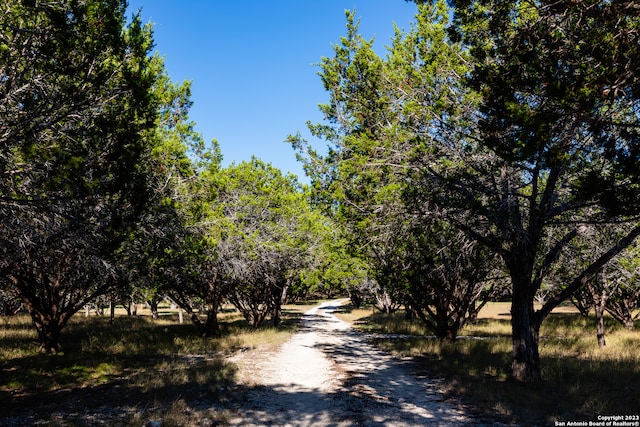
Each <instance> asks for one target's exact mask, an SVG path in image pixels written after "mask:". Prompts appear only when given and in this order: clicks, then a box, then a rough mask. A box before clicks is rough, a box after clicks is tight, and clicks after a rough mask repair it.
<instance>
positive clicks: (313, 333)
mask: <svg viewBox="0 0 640 427" xmlns="http://www.w3.org/2000/svg"><path fill="white" fill-rule="evenodd" d="M344 302H345V301H344V300H342V301H332V302H329V303H324V304H322V305H320V306H318V307H315V308H313V309H312V310H310V311H309V312H307V313H306V314H305V316H304V319H303V326H302V328H301V330H300V332H298V333H297V334H295V335H294V336H293V337H292V338H291V339H290V340H289V341H287V342H286V343H285V344H283V345H282V346H281V347H279V348H278V350H277V351H275V352H271V353H264V354H256V353H255V352H253V353H252V352H247V353H249V354H247V353H242V354H239V355H235V356H233V357H232V359H231V361H232V362H234V363H236V364H237V365H238V366H239V367H240V382H241V384H242V385H243V387H244V389H245V390H246V394H245V395H243V399H242V401H241V402H238V403H237V406H236V407H235V408H232V410H231V416H230V419H229V420H230V424H231V425H238V426H314V427H315V426H342V427H348V426H403V427H405V426H431V425H443V426H448V425H455V426H457V425H478V424H483V423H478V422H474V421H473V420H472V419H470V418H469V417H468V416H466V415H465V413H464V411H463V409H462V408H461V407H459V406H458V405H456V404H455V402H449V401H446V400H445V399H444V398H443V395H442V394H441V393H440V392H439V390H438V383H437V381H434V380H432V379H429V378H424V377H422V378H421V377H418V376H417V375H416V374H415V372H414V370H413V369H412V367H411V363H412V362H411V361H410V360H404V359H398V358H393V357H391V356H390V355H388V354H386V353H384V352H382V351H380V350H378V349H376V348H375V347H373V346H372V345H371V344H369V343H368V342H367V339H366V337H365V336H364V335H363V334H361V333H359V332H357V331H354V330H353V329H352V328H351V327H350V325H349V324H347V323H346V322H343V321H341V320H339V319H338V318H336V317H335V316H334V315H333V314H332V313H333V311H335V309H336V308H337V307H339V305H340V304H342V303H344Z"/></svg>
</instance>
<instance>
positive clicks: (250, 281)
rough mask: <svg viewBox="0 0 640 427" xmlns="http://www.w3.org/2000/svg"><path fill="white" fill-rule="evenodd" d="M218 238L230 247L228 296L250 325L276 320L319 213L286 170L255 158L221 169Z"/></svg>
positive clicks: (314, 235) (304, 261)
mask: <svg viewBox="0 0 640 427" xmlns="http://www.w3.org/2000/svg"><path fill="white" fill-rule="evenodd" d="M219 182H220V187H219V189H218V199H217V203H219V206H220V208H221V213H222V216H223V218H224V219H223V222H221V223H220V225H219V230H220V235H221V240H223V241H225V242H226V245H227V246H228V247H229V248H230V253H229V256H230V258H229V259H228V261H227V262H228V263H227V265H228V277H229V280H230V281H231V289H230V298H231V301H232V302H233V304H234V305H235V306H236V307H237V308H238V310H240V311H241V312H242V314H243V315H244V316H245V318H246V320H247V321H248V322H249V324H250V325H251V326H252V327H258V326H259V325H260V324H261V323H262V322H263V321H264V320H265V318H266V316H268V315H272V316H273V320H274V322H275V323H278V322H279V319H280V311H281V304H282V301H283V300H284V299H285V298H286V293H287V291H288V290H289V289H290V287H291V285H292V283H293V282H294V281H296V280H297V279H298V278H299V276H300V271H301V270H303V269H304V268H305V267H307V266H308V265H310V264H311V260H310V258H311V257H312V256H313V254H314V251H313V247H314V246H316V245H318V244H320V241H321V239H322V237H323V236H322V235H321V234H319V233H318V232H317V230H318V227H317V225H318V224H319V221H321V217H320V216H319V215H318V214H317V213H316V212H315V211H314V210H313V209H312V208H311V207H310V206H309V204H308V201H307V195H306V194H305V192H304V191H302V189H301V188H300V185H299V183H298V181H297V179H296V178H295V177H294V176H292V175H283V174H282V173H281V172H280V170H278V169H276V168H274V167H273V166H271V165H270V164H265V163H264V162H262V161H260V160H258V159H255V158H254V159H252V160H251V161H249V162H243V163H240V164H238V165H231V166H229V167H228V168H225V169H224V170H222V171H221V179H220V181H219Z"/></svg>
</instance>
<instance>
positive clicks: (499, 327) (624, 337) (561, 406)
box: [347, 303, 640, 425]
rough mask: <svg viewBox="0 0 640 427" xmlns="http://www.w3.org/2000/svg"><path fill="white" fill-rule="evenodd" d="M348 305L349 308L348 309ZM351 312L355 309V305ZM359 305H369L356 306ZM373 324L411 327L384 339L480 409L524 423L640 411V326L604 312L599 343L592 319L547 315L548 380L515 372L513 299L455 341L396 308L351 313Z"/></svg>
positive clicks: (392, 329) (544, 352)
mask: <svg viewBox="0 0 640 427" xmlns="http://www.w3.org/2000/svg"><path fill="white" fill-rule="evenodd" d="M347 311H348V310H347ZM354 313H357V312H355V311H354ZM359 313H362V314H363V313H364V312H362V311H359ZM350 316H351V320H350V321H352V322H354V323H355V324H356V326H357V327H360V328H363V329H365V330H368V331H375V332H384V333H402V334H409V335H412V337H411V338H407V339H380V340H378V341H377V344H378V345H379V346H381V347H383V348H385V349H387V350H389V351H392V352H396V353H398V354H402V355H410V356H414V357H415V358H416V360H417V361H418V362H419V370H420V371H421V372H420V373H421V374H425V375H428V376H430V377H437V378H444V380H445V381H444V383H443V388H444V390H445V392H446V393H447V394H448V395H449V396H451V397H454V398H457V399H460V400H461V401H463V402H464V403H466V404H467V405H469V406H470V408H472V410H473V411H474V412H475V413H476V414H477V416H479V417H483V418H487V419H492V420H495V419H496V417H497V418H499V419H501V420H502V421H504V422H510V423H515V424H519V425H553V424H554V422H555V421H567V420H573V421H576V420H584V421H590V420H592V421H595V420H596V419H597V416H598V415H601V414H617V415H634V414H637V413H638V406H637V405H638V403H637V396H638V395H639V391H640V386H639V384H640V331H638V330H634V331H628V330H626V329H624V328H622V327H621V326H620V325H619V324H617V323H616V322H615V321H614V320H613V319H611V318H607V319H606V331H607V337H606V339H607V347H606V348H605V349H603V350H600V349H598V346H597V342H596V337H595V326H594V325H595V320H594V319H593V318H588V319H587V318H583V317H581V316H580V315H579V314H577V313H576V312H575V310H573V309H572V308H571V307H569V306H566V307H562V308H561V309H560V310H558V311H557V312H554V313H552V314H551V315H550V317H549V318H548V319H547V320H546V321H545V323H544V324H543V327H542V330H541V341H540V355H541V359H542V365H543V376H544V381H543V382H541V383H539V384H521V383H517V382H514V381H512V380H511V379H510V363H511V338H510V334H511V325H510V316H509V306H508V304H505V303H496V304H490V305H489V306H488V307H486V308H485V309H484V310H483V311H482V313H481V315H480V317H479V319H478V322H476V323H475V324H472V325H468V326H467V327H466V328H465V329H464V330H463V331H462V333H461V335H464V336H466V337H469V336H471V337H482V339H469V338H464V337H463V338H462V339H459V340H457V341H456V342H453V343H446V342H440V341H438V340H435V339H427V338H425V336H426V335H431V334H430V333H429V332H428V331H426V330H425V329H424V327H422V325H420V324H419V322H418V321H413V322H408V321H406V320H405V319H404V315H403V314H402V313H396V314H395V315H393V316H384V315H381V314H371V311H369V314H368V315H366V316H364V317H361V318H358V317H357V314H350Z"/></svg>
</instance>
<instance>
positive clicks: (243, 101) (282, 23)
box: [129, 0, 416, 181]
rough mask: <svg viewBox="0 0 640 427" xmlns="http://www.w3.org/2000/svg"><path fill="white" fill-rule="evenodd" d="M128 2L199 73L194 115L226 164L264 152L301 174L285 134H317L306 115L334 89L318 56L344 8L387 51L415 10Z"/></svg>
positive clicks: (172, 60)
mask: <svg viewBox="0 0 640 427" xmlns="http://www.w3.org/2000/svg"><path fill="white" fill-rule="evenodd" d="M129 9H130V11H131V12H135V11H137V10H138V9H140V10H141V11H142V19H143V22H152V23H153V24H154V37H155V42H156V50H157V51H158V52H160V53H161V54H162V55H164V56H165V57H166V67H167V70H168V72H169V74H170V76H171V78H172V79H173V80H174V81H182V80H184V79H189V80H192V81H193V84H192V100H193V102H194V105H193V107H192V109H191V112H190V117H191V119H192V120H194V121H195V122H196V123H197V126H196V130H197V131H198V132H200V133H202V135H203V137H204V139H205V141H207V142H209V141H211V140H212V139H217V140H218V142H219V143H220V146H221V149H222V153H223V155H224V164H225V165H227V164H230V163H232V162H236V163H238V162H241V161H243V160H249V159H250V158H251V156H252V155H255V156H256V157H258V158H260V159H262V160H264V161H267V162H269V163H271V164H273V165H274V166H276V167H278V168H280V169H281V170H282V171H283V172H291V173H294V174H296V175H298V176H299V177H300V178H301V180H302V181H305V179H304V178H303V175H304V174H303V172H302V167H301V165H300V164H298V162H297V161H296V160H295V154H294V152H293V150H292V149H291V147H290V146H289V145H288V144H286V143H284V142H283V141H284V139H285V138H286V137H287V135H289V134H295V133H296V132H300V133H301V134H302V135H303V137H305V138H306V139H309V140H312V141H313V139H312V138H311V136H310V135H309V133H308V131H307V129H306V124H305V123H306V122H307V120H311V121H312V122H314V123H315V122H319V121H321V120H322V116H321V114H320V113H319V111H318V108H317V106H318V104H320V103H324V102H326V101H327V99H328V94H327V93H326V92H325V91H324V88H323V87H322V83H321V81H320V78H319V77H318V75H317V73H318V71H319V68H318V67H317V65H316V64H318V63H319V62H320V58H321V57H323V56H331V55H332V54H333V51H332V45H334V44H337V43H338V42H339V40H340V37H341V36H342V35H344V34H345V22H346V21H345V14H344V12H345V9H350V10H354V9H355V10H356V12H357V16H358V17H359V18H360V32H361V34H362V35H364V36H365V37H366V38H367V39H369V38H372V37H375V40H376V45H375V46H376V50H377V51H378V52H379V53H380V54H384V52H385V51H384V46H385V45H387V44H389V41H390V37H391V36H392V35H393V24H394V23H396V24H397V25H398V26H399V27H400V28H404V29H408V28H409V26H410V22H411V21H412V20H413V16H414V15H415V13H416V5H415V4H414V3H407V2H405V1H404V0H347V1H342V0H297V1H293V0H269V1H266V0H260V1H259V0H246V1H238V0H185V1H181V2H176V1H175V0H129ZM314 144H317V145H318V147H323V146H324V145H323V143H322V142H319V141H315V142H314Z"/></svg>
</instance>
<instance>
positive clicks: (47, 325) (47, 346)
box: [32, 316, 62, 354]
mask: <svg viewBox="0 0 640 427" xmlns="http://www.w3.org/2000/svg"><path fill="white" fill-rule="evenodd" d="M32 318H33V316H32ZM34 324H35V327H36V330H37V331H38V339H39V340H40V352H41V353H46V354H55V353H56V352H57V351H58V344H59V343H58V341H59V339H60V331H61V330H62V327H61V326H60V325H59V324H58V322H57V321H55V320H53V319H48V318H40V319H38V320H35V319H34Z"/></svg>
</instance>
